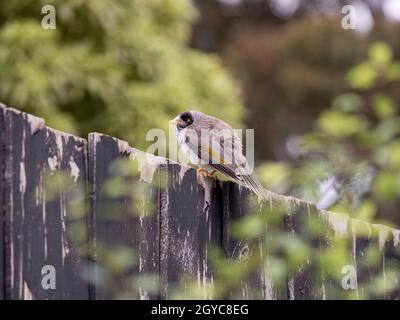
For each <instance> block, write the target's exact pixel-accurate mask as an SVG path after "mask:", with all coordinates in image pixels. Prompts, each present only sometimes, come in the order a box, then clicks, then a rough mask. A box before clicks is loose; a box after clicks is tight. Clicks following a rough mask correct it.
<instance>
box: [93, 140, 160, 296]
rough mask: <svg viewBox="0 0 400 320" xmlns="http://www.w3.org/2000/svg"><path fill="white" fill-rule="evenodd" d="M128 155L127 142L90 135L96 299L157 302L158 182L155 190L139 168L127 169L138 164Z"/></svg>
mask: <svg viewBox="0 0 400 320" xmlns="http://www.w3.org/2000/svg"><path fill="white" fill-rule="evenodd" d="M121 146H124V148H123V149H121ZM130 153H131V152H130V151H129V150H128V146H127V144H126V143H125V142H123V141H120V140H118V139H115V138H112V137H109V136H105V135H101V134H97V133H91V134H90V135H89V185H90V197H91V230H92V232H91V239H92V244H93V248H94V257H93V258H94V261H95V269H94V273H95V280H96V283H95V288H94V289H95V290H94V291H93V294H92V298H93V299H117V298H129V299H149V298H157V297H158V291H159V288H158V272H159V258H158V257H159V245H158V243H159V217H158V214H157V209H158V199H159V189H158V187H157V186H158V180H159V178H158V176H155V177H154V180H153V181H152V182H154V184H155V186H153V184H151V183H147V182H144V181H141V180H140V176H139V175H138V174H139V171H138V170H137V169H136V170H135V172H132V170H129V172H127V171H126V170H124V168H125V169H126V168H127V167H128V168H131V167H130V165H131V163H130V162H137V159H132V156H134V155H133V154H132V155H131V159H129V154H130ZM136 165H138V164H137V163H136ZM116 256H118V257H119V258H120V259H121V261H119V262H118V261H115V260H117V258H116ZM113 260H114V261H113ZM124 260H126V261H124ZM145 276H149V277H150V279H147V282H146V283H145V281H144V279H143V278H144V277H145ZM150 289H153V290H150Z"/></svg>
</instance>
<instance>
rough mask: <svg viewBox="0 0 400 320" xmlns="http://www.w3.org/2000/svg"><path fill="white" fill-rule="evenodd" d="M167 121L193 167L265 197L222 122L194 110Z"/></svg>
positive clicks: (235, 139) (237, 143) (236, 139)
mask: <svg viewBox="0 0 400 320" xmlns="http://www.w3.org/2000/svg"><path fill="white" fill-rule="evenodd" d="M170 122H172V123H174V124H176V127H177V140H178V145H179V147H180V148H181V150H182V152H183V153H184V154H185V156H186V157H187V158H188V159H189V161H190V162H191V163H192V164H193V165H194V166H195V167H197V168H199V169H201V170H203V171H205V172H206V173H207V174H208V175H211V176H214V177H216V178H218V179H219V180H229V181H233V182H236V183H239V184H241V185H244V186H245V187H247V188H248V189H250V190H251V191H253V192H254V193H255V194H256V195H257V196H258V197H259V198H261V199H266V198H267V193H266V190H265V189H264V188H263V186H262V185H261V184H260V183H259V182H258V180H257V179H256V178H255V177H254V175H253V174H252V173H251V170H250V166H249V164H248V161H247V159H246V157H245V156H244V155H243V146H242V142H241V140H240V138H239V137H238V136H237V134H236V133H235V131H234V130H233V128H232V127H231V126H229V125H228V124H227V123H226V122H224V121H222V120H221V119H218V118H216V117H213V116H210V115H206V114H204V113H202V112H198V111H188V112H184V113H182V114H180V115H178V116H177V117H176V118H175V119H173V120H171V121H170Z"/></svg>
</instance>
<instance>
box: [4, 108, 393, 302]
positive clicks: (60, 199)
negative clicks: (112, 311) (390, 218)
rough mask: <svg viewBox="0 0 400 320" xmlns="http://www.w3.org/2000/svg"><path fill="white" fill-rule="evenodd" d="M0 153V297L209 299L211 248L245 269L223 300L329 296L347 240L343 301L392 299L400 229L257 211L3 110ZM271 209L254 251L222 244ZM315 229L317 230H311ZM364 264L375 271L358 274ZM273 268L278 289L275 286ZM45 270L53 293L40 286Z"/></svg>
mask: <svg viewBox="0 0 400 320" xmlns="http://www.w3.org/2000/svg"><path fill="white" fill-rule="evenodd" d="M0 145H1V147H0V163H1V170H0V181H1V183H0V195H1V197H0V213H1V214H0V262H1V263H0V298H1V299H108V298H110V299H114V298H130V299H158V298H160V299H169V298H174V297H191V296H193V295H191V293H193V290H194V291H195V296H196V297H201V298H211V297H212V296H213V295H212V294H210V291H209V290H208V288H209V287H210V285H213V284H214V285H217V284H219V283H220V282H218V281H219V280H218V279H219V277H220V272H219V271H218V268H216V267H215V265H214V263H212V261H213V260H212V255H213V254H212V253H213V250H214V248H219V249H220V251H221V252H223V254H224V256H225V257H226V261H227V262H228V265H229V264H235V265H239V266H240V264H242V265H243V268H245V266H246V264H249V263H250V262H249V261H253V262H251V263H253V264H255V265H254V266H253V267H254V268H253V270H252V271H251V275H250V276H248V275H247V276H246V277H245V278H243V279H238V281H237V284H236V287H233V286H232V287H230V286H229V285H228V286H227V287H226V288H227V289H226V291H225V292H224V293H223V297H225V298H239V299H250V298H255V299H332V298H338V297H343V296H342V295H340V294H338V292H342V291H346V289H344V288H343V285H342V284H341V282H340V281H339V280H335V279H337V278H335V277H330V276H329V272H330V271H329V270H327V269H329V265H330V262H329V261H330V260H329V252H331V251H335V250H336V249H338V248H336V247H339V246H340V245H341V242H340V241H337V239H338V238H339V239H344V240H346V241H347V242H346V244H345V251H344V252H345V254H344V256H343V255H342V256H343V261H345V262H346V263H345V264H346V265H349V266H350V267H354V268H355V270H356V271H357V277H356V282H355V287H352V288H350V291H351V292H352V294H351V295H350V297H351V298H361V299H362V298H374V297H376V298H384V299H399V298H400V283H399V279H400V276H399V272H398V271H399V270H400V258H399V257H400V245H399V234H400V232H399V230H395V229H391V228H389V227H385V226H381V225H372V224H368V223H366V222H362V221H357V220H354V219H351V218H349V217H347V216H345V215H342V214H338V213H332V212H326V211H318V210H317V209H316V208H315V207H314V206H313V205H311V204H309V203H306V202H304V201H301V200H298V199H294V198H290V197H284V196H279V195H275V194H272V193H271V200H270V201H269V203H266V204H260V203H258V202H257V201H255V200H252V198H250V200H249V197H248V195H249V192H248V191H247V190H246V189H244V188H241V187H239V186H238V185H236V184H233V183H219V182H215V181H212V180H210V179H202V178H201V177H198V176H197V175H196V171H195V170H192V169H189V168H187V167H185V166H181V165H179V164H176V163H172V162H170V161H169V160H167V159H162V158H157V157H151V158H149V157H148V156H147V155H146V154H144V153H143V152H140V151H139V150H136V149H134V148H131V147H129V146H128V144H127V143H126V142H124V141H121V140H118V139H116V138H113V137H109V136H106V135H103V134H99V133H91V134H89V137H88V139H87V140H86V139H82V138H79V137H76V136H73V135H70V134H67V133H63V132H60V131H57V130H54V129H51V128H48V127H46V126H45V124H44V121H43V119H40V118H37V117H34V116H31V115H29V114H25V113H22V112H20V111H18V110H15V109H12V108H7V107H6V106H4V105H0ZM149 159H151V160H152V161H149ZM281 206H284V208H286V209H285V210H286V211H285V214H284V215H282V216H279V217H280V218H279V219H280V220H279V219H278V220H279V221H278V222H277V221H272V219H273V218H272V214H271V213H270V215H268V212H267V214H266V220H265V228H264V229H263V230H262V237H263V240H262V241H261V240H254V239H253V240H243V239H242V240H241V239H239V238H237V237H235V236H234V235H232V232H231V230H232V229H231V225H232V224H235V221H237V220H238V219H241V218H242V217H245V216H248V215H249V214H252V213H253V214H254V213H256V212H260V214H261V212H265V211H270V212H272V211H274V210H275V209H276V208H278V207H281ZM315 221H317V222H320V223H321V224H322V225H323V226H324V227H323V230H322V232H319V233H315V232H314V231H315V230H314V229H313V226H314V224H315ZM272 228H275V230H272ZM320 231H321V230H320ZM280 234H286V235H289V237H290V239H289V240H290V241H288V242H287V243H291V241H293V243H294V244H295V245H296V244H299V243H304V242H307V243H310V244H311V245H312V247H313V249H314V250H316V252H317V253H316V254H315V253H314V254H311V253H310V254H308V255H307V259H306V262H302V263H300V265H299V264H296V263H294V262H292V261H291V260H290V259H289V258H288V257H287V256H286V255H285V252H284V250H283V251H282V252H278V254H280V255H281V259H280V260H279V259H278V260H276V259H274V257H273V255H274V252H272V249H271V247H272V245H273V242H274V240H276V239H277V238H279V236H280ZM305 239H306V240H305ZM284 242H285V241H284ZM283 247H285V246H284V245H283ZM327 248H328V249H331V251H327V250H326V249H327ZM372 249H374V250H372ZM336 251H337V250H336ZM338 252H339V251H338ZM374 252H375V253H376V254H375V255H374V254H372V253H374ZM339 255H340V254H339ZM369 255H371V256H375V258H376V259H377V261H378V262H377V263H375V264H366V263H365V261H364V260H365V258H366V257H368V256H369ZM251 256H257V257H258V258H259V259H257V260H251V259H250V258H249V257H251ZM334 257H337V256H334ZM282 259H283V262H284V264H283V266H284V268H285V273H284V274H285V280H284V284H283V285H282V284H280V283H277V280H276V278H275V277H274V276H273V273H274V270H276V269H277V264H276V261H282ZM317 260H318V261H317ZM319 260H321V261H325V264H324V263H322V264H321V263H320V262H321V261H319ZM254 261H255V262H254ZM331 264H334V261H333V260H332V263H331ZM48 265H50V266H53V267H54V270H55V274H56V277H55V287H54V288H53V287H50V288H48V287H46V286H44V285H43V279H44V276H45V275H46V274H45V273H46V270H47V269H43V267H44V266H48ZM278 266H279V264H278ZM278 269H279V268H278ZM335 272H337V273H339V274H340V273H341V272H343V270H342V269H339V270H336V271H335ZM344 275H345V274H343V275H342V276H344ZM372 285H373V286H374V287H375V286H376V285H378V286H379V285H380V286H381V287H382V288H383V289H382V290H381V291H379V292H374V291H373V288H372V289H371V286H372ZM371 290H372V291H371ZM346 297H347V296H346Z"/></svg>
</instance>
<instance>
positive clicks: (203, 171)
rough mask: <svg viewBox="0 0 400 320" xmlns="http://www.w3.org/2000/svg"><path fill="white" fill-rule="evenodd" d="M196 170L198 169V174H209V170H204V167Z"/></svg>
mask: <svg viewBox="0 0 400 320" xmlns="http://www.w3.org/2000/svg"><path fill="white" fill-rule="evenodd" d="M196 171H197V174H201V175H203V176H204V177H206V176H207V171H206V170H204V169H203V168H198V169H197V170H196Z"/></svg>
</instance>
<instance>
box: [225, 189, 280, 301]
mask: <svg viewBox="0 0 400 320" xmlns="http://www.w3.org/2000/svg"><path fill="white" fill-rule="evenodd" d="M223 200H224V206H223V221H224V222H223V249H224V252H225V254H226V256H227V258H228V259H229V260H231V261H233V262H238V263H241V264H243V266H244V267H246V265H247V264H249V263H251V264H252V267H253V271H252V272H251V273H250V274H249V275H248V276H247V277H246V278H243V279H241V280H240V286H239V288H236V289H235V290H232V291H230V293H229V295H228V297H227V298H231V299H232V298H233V299H265V300H275V299H285V298H286V289H287V288H286V282H285V283H283V282H282V281H274V279H273V278H272V277H271V275H270V270H271V263H272V262H273V261H271V258H272V254H273V252H272V247H273V244H274V237H273V235H274V234H275V233H276V232H281V231H283V220H282V221H281V222H279V221H278V223H276V222H273V221H272V219H271V220H268V219H267V220H266V223H265V225H264V231H263V232H262V233H261V234H260V236H259V237H256V238H252V239H251V240H243V239H238V238H237V237H235V236H234V235H233V234H232V226H233V225H234V224H235V223H237V222H238V221H241V219H243V218H245V217H246V216H247V215H249V214H256V215H261V214H263V215H264V216H271V213H272V212H271V206H270V203H268V202H265V203H261V202H259V201H258V199H257V198H256V197H255V196H254V194H252V193H251V192H250V191H249V190H248V189H246V188H245V187H242V186H238V185H237V184H235V183H231V182H229V183H225V184H224V199H223ZM253 258H254V260H252V259H253Z"/></svg>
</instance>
